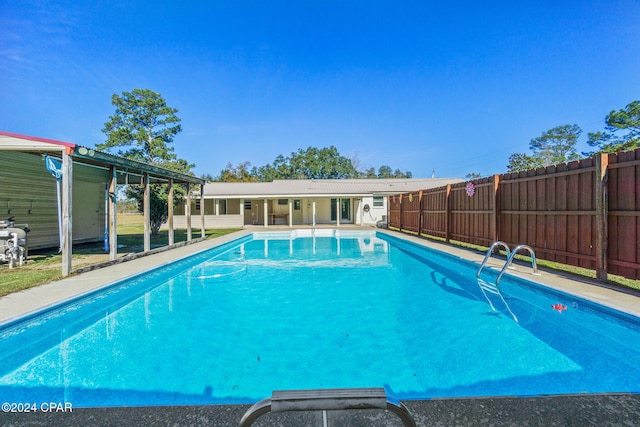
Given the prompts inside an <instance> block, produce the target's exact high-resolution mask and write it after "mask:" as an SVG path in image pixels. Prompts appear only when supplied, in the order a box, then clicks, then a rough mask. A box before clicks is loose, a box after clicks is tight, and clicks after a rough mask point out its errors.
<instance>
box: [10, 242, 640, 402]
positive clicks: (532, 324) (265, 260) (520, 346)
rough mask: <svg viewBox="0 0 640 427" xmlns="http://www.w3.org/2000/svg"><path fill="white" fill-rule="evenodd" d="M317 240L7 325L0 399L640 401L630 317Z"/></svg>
mask: <svg viewBox="0 0 640 427" xmlns="http://www.w3.org/2000/svg"><path fill="white" fill-rule="evenodd" d="M309 233H310V232H309V231H306V232H305V231H303V230H302V231H294V232H276V233H254V234H253V235H251V236H247V237H244V238H241V239H238V240H235V241H233V242H230V243H227V244H224V245H222V246H220V247H217V248H214V249H211V250H208V251H205V252H201V253H199V254H196V255H193V256H191V257H189V258H186V259H183V260H180V261H177V262H175V263H172V264H170V265H167V266H164V267H162V268H159V269H155V270H152V271H149V272H147V273H145V274H142V275H139V276H136V277H134V278H131V279H128V280H125V281H122V282H119V283H116V284H114V285H112V286H110V287H109V288H108V289H105V290H102V291H100V292H96V293H94V294H92V295H90V296H87V297H84V298H81V299H78V300H76V301H72V302H70V303H67V304H64V305H62V306H60V307H57V308H54V309H49V310H47V311H46V312H44V313H41V314H38V315H34V316H30V317H29V318H27V319H23V320H21V321H17V322H13V323H11V324H9V325H5V326H4V327H2V329H1V330H0V354H1V355H2V358H1V359H0V393H2V395H3V398H4V400H6V401H13V402H63V401H64V402H72V403H73V405H74V407H80V406H123V405H127V406H133V405H175V404H205V403H250V402H255V401H257V400H259V399H262V398H264V397H266V396H269V395H270V394H271V391H272V390H274V389H304V388H339V387H380V386H384V387H385V388H386V389H387V393H388V394H389V395H391V396H393V397H395V398H398V399H428V398H433V397H457V396H504V395H517V396H529V395H541V394H565V393H600V392H638V391H640V386H639V384H640V364H638V363H637V361H638V360H639V356H640V352H639V350H638V348H639V347H640V345H639V344H640V324H639V322H638V319H637V318H633V317H631V316H627V315H624V314H622V313H619V312H615V311H613V310H609V309H604V308H602V307H599V306H597V305H595V304H592V303H589V302H587V301H583V300H580V299H577V298H575V297H570V296H568V295H565V294H562V293H558V292H548V291H545V289H544V288H542V287H540V286H538V285H535V284H533V283H530V282H526V281H523V280H520V279H515V278H511V277H509V276H505V277H504V278H503V279H502V281H501V282H500V283H501V289H502V291H503V294H504V298H505V299H504V301H505V302H506V304H507V305H508V307H507V306H505V305H504V304H503V302H502V301H501V300H496V299H491V297H489V298H490V299H489V301H487V299H486V298H485V296H484V294H483V293H482V291H481V289H480V287H479V285H478V282H477V281H476V278H475V272H476V269H477V265H475V264H472V263H469V262H466V261H464V260H461V259H459V258H456V257H452V256H449V255H446V254H443V253H439V252H436V251H433V250H430V249H427V248H423V247H420V246H417V245H415V244H412V243H410V242H407V241H404V240H403V239H400V238H396V237H393V236H388V235H384V234H379V233H375V232H345V231H333V230H318V234H316V235H315V237H306V236H305V234H309ZM323 234H324V235H323ZM482 279H483V280H486V281H489V282H490V281H491V279H495V272H492V271H486V274H485V272H483V274H482ZM490 302H491V303H492V304H493V306H494V307H495V310H493V309H492V308H491V306H490V304H489V303H490ZM501 304H502V305H501ZM558 304H559V306H558ZM552 306H556V307H560V308H562V307H566V309H560V310H554V309H553V308H552Z"/></svg>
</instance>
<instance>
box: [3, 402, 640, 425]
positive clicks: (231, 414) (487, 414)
mask: <svg viewBox="0 0 640 427" xmlns="http://www.w3.org/2000/svg"><path fill="white" fill-rule="evenodd" d="M403 403H404V404H405V405H406V406H407V408H409V411H411V413H412V414H413V417H414V419H415V421H416V424H417V425H418V426H638V425H640V394H614V395H576V396H549V397H532V398H529V397H523V398H510V397H508V398H507V397H504V398H479V399H435V400H413V401H411V400H410V401H404V402H403ZM249 407H250V405H211V406H169V407H125V408H77V409H73V411H72V412H64V413H62V412H61V413H55V412H50V413H45V412H36V413H26V414H25V413H22V414H21V413H0V425H2V426H56V427H58V426H83V427H84V426H175V427H178V426H237V425H238V423H239V421H240V419H241V418H242V415H243V414H244V412H245V411H246V410H247V409H248V408H249ZM327 419H328V425H329V426H333V427H335V426H343V427H346V426H349V427H360V426H363V427H364V426H401V425H402V423H401V422H400V421H399V420H398V419H397V418H396V417H395V415H393V414H392V413H390V412H386V411H376V410H363V411H342V412H328V414H327ZM253 425H254V426H310V427H311V426H322V425H323V415H322V412H307V413H303V412H289V413H283V414H266V415H264V416H262V417H261V418H259V419H258V420H257V421H256V422H255V423H254V424H253Z"/></svg>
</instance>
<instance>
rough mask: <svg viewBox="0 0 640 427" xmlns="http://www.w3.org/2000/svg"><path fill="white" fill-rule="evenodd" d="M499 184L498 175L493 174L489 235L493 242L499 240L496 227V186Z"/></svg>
mask: <svg viewBox="0 0 640 427" xmlns="http://www.w3.org/2000/svg"><path fill="white" fill-rule="evenodd" d="M499 185H500V175H498V174H495V175H493V213H492V215H493V221H491V228H492V230H491V237H492V238H493V241H494V242H497V241H498V240H500V238H499V234H500V233H499V228H498V225H499V223H498V215H499V212H498V187H499Z"/></svg>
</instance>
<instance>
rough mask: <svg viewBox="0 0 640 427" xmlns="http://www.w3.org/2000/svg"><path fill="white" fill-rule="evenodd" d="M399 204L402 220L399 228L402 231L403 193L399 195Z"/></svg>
mask: <svg viewBox="0 0 640 427" xmlns="http://www.w3.org/2000/svg"><path fill="white" fill-rule="evenodd" d="M398 204H399V205H400V220H399V221H398V222H399V224H398V229H399V230H400V231H402V193H400V195H399V196H398Z"/></svg>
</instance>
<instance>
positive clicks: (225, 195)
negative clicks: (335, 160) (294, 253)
mask: <svg viewBox="0 0 640 427" xmlns="http://www.w3.org/2000/svg"><path fill="white" fill-rule="evenodd" d="M461 181H462V180H461V179H457V178H411V179H302V180H276V181H272V182H209V183H207V184H205V185H204V194H203V197H202V199H200V197H199V196H197V197H194V199H192V202H191V214H192V215H193V217H192V221H193V224H192V226H193V227H196V228H199V227H201V222H200V218H201V216H200V209H204V221H205V227H206V228H230V227H244V226H245V225H261V226H264V227H268V226H270V225H280V226H283V225H284V226H289V227H293V226H295V225H315V224H332V225H335V226H340V225H344V224H351V225H375V224H376V222H378V221H382V220H385V219H386V216H387V197H386V196H388V195H391V194H399V193H407V192H410V191H418V190H426V189H429V188H435V187H441V186H444V185H447V184H452V183H456V182H461ZM202 203H204V205H203V206H201V204H202ZM175 215H176V216H175V219H174V226H175V227H176V228H185V227H186V217H185V206H179V207H177V208H176V211H175Z"/></svg>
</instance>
